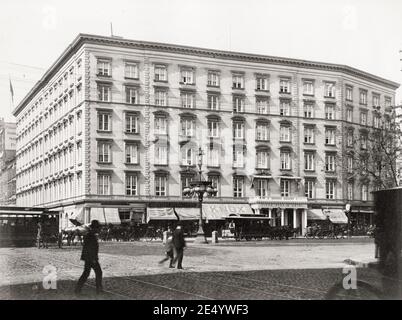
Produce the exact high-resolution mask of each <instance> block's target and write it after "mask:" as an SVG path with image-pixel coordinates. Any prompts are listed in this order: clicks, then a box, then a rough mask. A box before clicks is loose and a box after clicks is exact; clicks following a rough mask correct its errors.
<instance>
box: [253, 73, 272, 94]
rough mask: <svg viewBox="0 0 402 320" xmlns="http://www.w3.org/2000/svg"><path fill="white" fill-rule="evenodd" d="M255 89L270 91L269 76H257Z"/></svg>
mask: <svg viewBox="0 0 402 320" xmlns="http://www.w3.org/2000/svg"><path fill="white" fill-rule="evenodd" d="M255 82H256V83H255V89H256V90H257V91H269V87H268V77H266V76H257V77H256V79H255Z"/></svg>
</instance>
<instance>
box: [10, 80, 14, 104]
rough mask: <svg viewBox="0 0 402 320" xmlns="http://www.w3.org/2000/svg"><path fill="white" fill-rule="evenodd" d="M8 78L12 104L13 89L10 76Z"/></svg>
mask: <svg viewBox="0 0 402 320" xmlns="http://www.w3.org/2000/svg"><path fill="white" fill-rule="evenodd" d="M9 80H10V93H11V101H12V102H13V104H14V89H13V84H12V83H11V78H10V79H9Z"/></svg>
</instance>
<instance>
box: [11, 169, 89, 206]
mask: <svg viewBox="0 0 402 320" xmlns="http://www.w3.org/2000/svg"><path fill="white" fill-rule="evenodd" d="M82 191H83V188H82V172H77V173H75V174H70V175H69V176H67V177H63V178H60V179H57V180H55V181H52V182H49V183H45V184H44V185H43V186H38V187H35V188H32V189H30V190H27V191H23V192H17V201H18V203H21V205H23V206H32V205H34V206H35V205H42V204H43V203H49V202H54V201H60V200H65V199H68V198H72V197H76V196H81V195H82Z"/></svg>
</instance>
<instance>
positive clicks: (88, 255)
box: [75, 220, 103, 294]
mask: <svg viewBox="0 0 402 320" xmlns="http://www.w3.org/2000/svg"><path fill="white" fill-rule="evenodd" d="M99 230H100V224H99V221H98V220H92V222H91V224H90V226H89V230H88V232H87V233H86V234H85V235H84V244H83V247H82V253H81V260H83V261H84V262H85V265H84V272H83V273H82V275H81V277H80V279H79V280H78V283H77V286H76V287H75V293H76V294H79V293H80V292H81V289H82V287H83V286H84V283H85V282H86V281H87V279H88V277H89V274H90V273H91V269H94V271H95V282H96V293H97V294H99V293H102V292H103V287H102V269H101V266H100V264H99V257H98V252H99V243H98V237H97V234H98V233H99Z"/></svg>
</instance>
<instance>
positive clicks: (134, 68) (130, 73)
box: [124, 62, 138, 79]
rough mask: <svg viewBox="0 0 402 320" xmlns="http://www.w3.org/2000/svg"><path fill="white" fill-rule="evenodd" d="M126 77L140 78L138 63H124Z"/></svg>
mask: <svg viewBox="0 0 402 320" xmlns="http://www.w3.org/2000/svg"><path fill="white" fill-rule="evenodd" d="M124 77H125V78H127V79H138V63H135V62H126V63H125V65H124Z"/></svg>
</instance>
